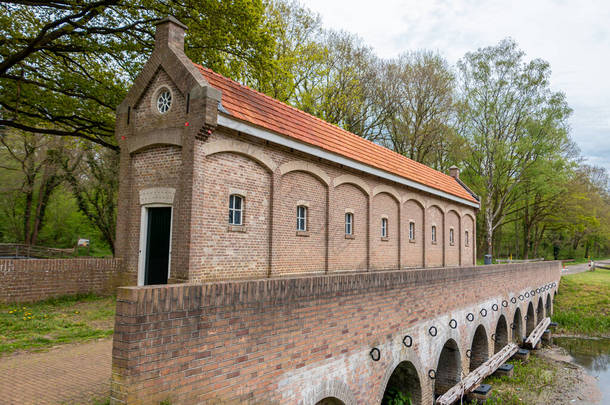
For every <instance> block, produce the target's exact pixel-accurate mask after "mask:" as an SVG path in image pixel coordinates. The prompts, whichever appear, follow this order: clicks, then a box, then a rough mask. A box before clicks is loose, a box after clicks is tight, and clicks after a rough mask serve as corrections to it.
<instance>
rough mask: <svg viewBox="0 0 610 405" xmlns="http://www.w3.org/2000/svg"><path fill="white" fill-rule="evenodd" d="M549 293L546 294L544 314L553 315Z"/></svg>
mask: <svg viewBox="0 0 610 405" xmlns="http://www.w3.org/2000/svg"><path fill="white" fill-rule="evenodd" d="M551 305H552V302H551V294H547V295H546V316H551V315H553V311H552V310H551Z"/></svg>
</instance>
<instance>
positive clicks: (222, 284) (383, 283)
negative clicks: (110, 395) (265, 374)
mask: <svg viewBox="0 0 610 405" xmlns="http://www.w3.org/2000/svg"><path fill="white" fill-rule="evenodd" d="M532 271H549V272H556V278H553V279H555V280H557V281H559V278H560V277H561V262H560V261H547V262H536V263H511V264H496V265H488V266H470V267H449V268H443V267H438V268H426V269H405V270H390V271H374V272H350V273H340V274H312V275H305V276H292V277H287V276H284V277H274V278H265V279H255V280H252V279H249V280H229V281H218V282H209V283H203V284H193V283H186V284H170V285H156V286H140V287H136V286H134V287H120V288H119V289H118V292H117V299H118V300H119V301H127V302H137V303H138V304H139V305H138V311H137V313H138V314H143V313H145V312H146V311H151V310H152V311H153V312H158V311H159V308H156V309H155V306H157V305H159V306H163V307H164V308H165V309H166V310H176V309H184V310H190V309H198V308H205V307H234V306H243V305H249V306H263V305H264V306H269V305H271V306H276V305H284V304H287V303H291V302H297V301H300V300H302V299H316V298H329V297H336V296H342V295H351V294H357V293H359V292H371V291H375V290H392V289H397V288H402V287H404V286H409V287H413V286H418V285H422V284H434V283H447V282H451V281H458V280H468V279H474V278H480V277H482V276H489V275H494V274H498V273H504V272H518V273H521V272H527V273H528V274H529V273H531V272H532ZM167 298H171V308H168V307H167V305H168V303H167V302H166V301H167ZM146 303H148V305H146Z"/></svg>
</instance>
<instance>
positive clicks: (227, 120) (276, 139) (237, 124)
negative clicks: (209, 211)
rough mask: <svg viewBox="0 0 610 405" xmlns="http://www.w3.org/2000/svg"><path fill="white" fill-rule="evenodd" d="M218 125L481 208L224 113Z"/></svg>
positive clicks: (219, 116) (459, 198)
mask: <svg viewBox="0 0 610 405" xmlns="http://www.w3.org/2000/svg"><path fill="white" fill-rule="evenodd" d="M218 125H221V126H223V127H227V128H230V129H234V130H236V131H239V132H243V133H245V134H248V135H252V136H254V137H256V138H260V139H264V140H265V141H269V142H272V143H275V144H278V145H282V146H285V147H287V148H292V149H294V150H298V151H299V152H303V153H307V154H308V155H311V156H315V157H318V158H321V159H324V160H328V161H331V162H335V163H338V164H341V165H343V166H347V167H351V168H352V169H356V170H360V171H361V172H364V173H368V174H370V175H373V176H378V177H381V178H383V179H386V180H390V181H393V182H395V183H399V184H403V185H405V186H408V187H411V188H414V189H416V190H421V191H425V192H426V193H430V194H433V195H436V196H439V197H442V198H444V199H447V200H452V201H455V202H458V203H460V204H464V205H468V206H471V207H474V208H477V209H479V208H480V206H479V204H477V203H474V202H472V201H468V200H466V199H464V198H461V197H457V196H455V195H453V194H449V193H446V192H444V191H440V190H437V189H435V188H432V187H428V186H425V185H423V184H420V183H417V182H415V181H412V180H408V179H406V178H404V177H401V176H397V175H395V174H391V173H388V172H386V171H384V170H381V169H377V168H376V167H372V166H369V165H365V164H363V163H360V162H357V161H355V160H352V159H349V158H346V157H344V156H341V155H339V154H336V153H333V152H328V151H325V150H323V149H321V148H318V147H316V146H311V145H308V144H305V143H301V142H298V141H295V140H293V139H290V138H287V137H284V136H281V135H278V134H275V133H273V132H270V131H267V130H264V129H261V128H258V127H255V126H253V125H249V124H247V123H245V122H243V121H239V120H237V119H235V118H232V117H229V116H226V115H224V114H218Z"/></svg>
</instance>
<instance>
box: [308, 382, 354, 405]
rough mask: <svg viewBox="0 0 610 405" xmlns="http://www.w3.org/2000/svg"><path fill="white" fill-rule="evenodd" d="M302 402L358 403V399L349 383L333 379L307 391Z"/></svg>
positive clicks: (352, 404)
mask: <svg viewBox="0 0 610 405" xmlns="http://www.w3.org/2000/svg"><path fill="white" fill-rule="evenodd" d="M300 404H302V405H309V404H315V405H356V404H357V401H356V397H355V396H354V394H353V393H352V391H351V390H350V388H349V387H348V385H347V384H345V383H344V382H343V381H341V380H338V379H331V380H329V381H324V382H323V383H322V384H321V385H318V386H316V387H314V388H313V389H312V390H311V391H309V392H306V393H305V395H304V397H303V400H302V401H301V402H300Z"/></svg>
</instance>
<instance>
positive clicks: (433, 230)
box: [431, 225, 436, 242]
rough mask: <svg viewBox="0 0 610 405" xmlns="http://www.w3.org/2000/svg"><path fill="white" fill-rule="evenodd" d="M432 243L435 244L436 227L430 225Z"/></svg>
mask: <svg viewBox="0 0 610 405" xmlns="http://www.w3.org/2000/svg"><path fill="white" fill-rule="evenodd" d="M431 234H432V242H436V225H432V232H431Z"/></svg>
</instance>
